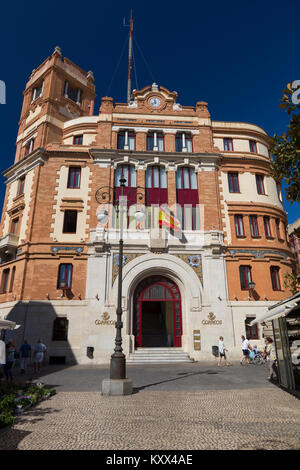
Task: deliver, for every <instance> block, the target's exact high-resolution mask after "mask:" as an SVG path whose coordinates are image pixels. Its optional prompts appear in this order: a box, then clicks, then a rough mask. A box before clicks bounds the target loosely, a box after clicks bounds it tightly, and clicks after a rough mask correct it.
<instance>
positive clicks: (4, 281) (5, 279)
mask: <svg viewBox="0 0 300 470" xmlns="http://www.w3.org/2000/svg"><path fill="white" fill-rule="evenodd" d="M8 278H9V269H4V271H3V273H2V279H1V289H0V294H6V292H7V287H8Z"/></svg>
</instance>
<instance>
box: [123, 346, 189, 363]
mask: <svg viewBox="0 0 300 470" xmlns="http://www.w3.org/2000/svg"><path fill="white" fill-rule="evenodd" d="M176 362H194V360H193V359H190V357H189V355H188V353H186V352H184V351H183V350H182V349H181V348H137V349H136V350H135V351H134V353H130V354H129V356H128V357H127V359H126V363H127V364H173V363H176Z"/></svg>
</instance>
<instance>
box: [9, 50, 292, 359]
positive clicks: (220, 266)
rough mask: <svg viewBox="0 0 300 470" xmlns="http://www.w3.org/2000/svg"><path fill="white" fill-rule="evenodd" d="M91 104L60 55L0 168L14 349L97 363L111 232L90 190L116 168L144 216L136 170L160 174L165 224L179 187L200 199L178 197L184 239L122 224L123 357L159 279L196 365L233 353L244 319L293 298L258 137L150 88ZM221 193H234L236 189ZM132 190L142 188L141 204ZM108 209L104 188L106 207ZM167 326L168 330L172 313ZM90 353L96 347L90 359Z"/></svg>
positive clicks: (254, 129) (280, 222)
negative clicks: (41, 348)
mask: <svg viewBox="0 0 300 470" xmlns="http://www.w3.org/2000/svg"><path fill="white" fill-rule="evenodd" d="M94 98H95V86H94V78H93V74H92V72H88V73H86V72H84V71H83V70H82V69H80V68H79V67H78V66H76V65H75V64H73V63H72V62H71V61H69V60H68V59H66V58H64V59H63V58H62V54H61V51H60V49H59V48H56V50H55V51H54V53H53V54H52V56H51V57H49V58H48V59H47V60H46V61H45V62H43V64H41V65H40V66H39V67H38V68H37V69H36V70H34V71H33V72H32V74H31V76H30V79H29V81H28V83H27V85H26V88H25V92H24V101H23V108H22V113H21V119H20V127H19V132H18V136H17V151H16V157H15V162H14V164H13V165H12V166H11V167H10V168H8V169H7V170H6V171H5V172H4V175H5V177H6V185H7V189H6V195H5V199H4V206H3V212H2V219H1V239H0V257H1V265H0V276H1V286H0V287H1V289H0V290H1V292H0V301H1V306H0V315H1V317H7V318H8V319H11V320H15V321H17V322H18V323H20V324H21V328H20V329H19V330H17V332H16V333H14V334H15V340H16V342H17V345H19V344H20V343H21V341H22V340H23V339H24V338H26V339H28V341H29V342H35V341H36V340H37V339H38V338H39V337H42V339H43V340H44V342H45V343H46V344H47V346H48V350H49V356H51V358H52V360H53V361H54V360H55V358H59V359H61V360H64V359H63V358H65V360H66V361H67V362H74V361H76V362H79V363H101V362H107V361H108V360H109V357H110V354H111V353H112V351H113V347H114V336H115V328H114V322H115V319H116V306H117V292H118V289H117V286H118V265H119V263H120V261H121V260H119V258H118V246H119V229H118V222H117V221H116V217H117V216H116V214H112V211H111V207H110V208H109V207H108V206H107V208H108V209H109V210H108V212H109V222H108V223H107V225H106V226H104V227H103V226H101V225H100V223H98V221H97V214H98V213H99V211H100V210H101V207H100V206H99V200H98V201H97V200H96V198H95V194H96V192H97V190H99V188H103V187H104V186H110V187H113V186H114V184H115V175H116V174H117V172H118V171H119V169H120V167H123V168H126V171H127V170H128V168H131V169H132V170H128V171H131V172H132V173H133V174H134V178H135V181H134V182H130V185H132V187H131V189H133V190H134V191H133V194H134V195H135V196H134V197H135V198H136V202H137V203H138V205H139V207H140V206H143V209H144V210H145V212H146V213H147V214H148V207H149V204H148V203H147V200H148V199H147V198H148V197H149V191H148V188H149V184H148V183H147V181H146V180H147V177H148V176H147V175H148V174H149V169H151V168H155V169H158V170H155V171H158V173H157V174H160V173H159V172H160V170H159V169H160V168H161V169H162V171H163V173H162V175H166V176H165V177H166V185H165V187H164V188H163V183H158V189H162V191H160V192H159V194H160V196H159V197H161V195H162V194H163V195H164V197H166V199H165V201H164V202H166V203H167V204H168V206H169V208H171V210H172V211H173V213H174V214H175V216H177V217H178V218H180V214H179V212H180V210H181V209H180V208H178V197H179V189H181V188H179V186H178V185H180V184H182V185H184V188H185V189H184V191H186V190H187V189H188V188H189V187H190V189H191V193H192V191H194V192H193V194H194V196H195V194H196V196H195V197H196V199H197V204H195V200H193V202H191V201H192V200H191V199H189V198H190V197H191V196H190V194H189V191H187V192H186V193H184V197H185V198H186V201H187V212H186V213H185V214H187V215H185V217H186V218H185V219H184V220H185V226H184V229H183V231H182V234H181V237H177V236H174V235H172V234H171V233H169V232H168V231H167V230H166V229H159V228H158V225H157V223H156V222H157V221H156V222H153V221H152V222H151V223H150V222H149V221H148V220H147V221H146V222H141V223H136V222H133V219H132V217H131V218H130V217H128V220H127V217H126V220H127V222H128V226H127V222H126V223H125V230H124V257H123V260H122V262H123V292H122V307H123V323H124V328H123V346H124V351H125V353H126V354H127V355H128V354H129V353H134V351H135V347H136V334H137V333H136V332H137V328H138V325H137V323H138V322H137V314H136V310H135V309H136V300H137V299H136V298H135V292H136V289H137V288H138V286H139V284H140V283H141V282H142V281H143V280H145V279H146V278H147V277H151V276H155V279H157V277H159V276H161V277H162V278H164V279H169V280H170V283H171V282H172V283H174V284H175V285H176V286H177V287H178V289H179V292H180V318H179V313H178V322H180V329H181V330H180V331H181V339H180V343H181V347H182V349H183V350H184V351H185V352H187V353H189V355H190V357H191V358H194V359H196V360H202V359H206V358H210V357H211V348H212V346H213V345H216V344H218V337H219V336H220V335H222V336H224V338H225V343H226V345H227V347H228V349H229V350H230V351H231V355H232V357H239V355H240V336H241V335H242V334H244V335H245V334H246V322H247V318H253V317H256V316H257V315H259V314H261V313H262V312H263V311H264V310H266V308H267V307H268V306H269V305H271V304H272V303H276V302H278V301H279V300H282V299H284V298H286V297H288V296H289V295H290V293H289V292H288V291H285V290H284V287H283V285H284V276H285V274H286V273H289V272H290V271H291V264H292V261H291V251H290V246H289V243H288V239H287V235H286V227H287V219H286V214H285V212H284V210H283V206H282V199H281V195H280V190H279V188H278V185H276V183H275V181H274V180H273V179H272V178H271V177H270V176H269V167H270V155H269V149H268V136H267V134H266V133H265V132H264V130H263V129H261V128H260V127H258V126H255V125H252V124H246V123H233V122H217V121H212V120H211V117H210V114H209V111H208V106H207V103H205V102H202V101H200V102H197V103H196V105H195V106H182V105H180V104H178V103H177V93H176V92H170V91H169V90H168V89H166V88H164V87H162V86H161V87H158V86H157V85H156V84H153V85H152V86H148V87H145V88H143V89H142V90H135V91H134V92H133V94H132V101H131V102H130V103H128V104H127V103H126V104H124V103H115V104H114V102H113V99H112V98H110V97H103V98H102V103H101V107H100V110H99V114H98V115H94ZM153 98H155V100H154V101H153ZM150 135H151V139H152V141H151V139H150V140H149V136H150ZM120 136H121V137H122V138H121V139H120ZM122 139H123V140H122ZM157 139H160V142H159V144H158V143H157V142H158V141H157ZM151 142H152V144H151ZM153 142H154V144H153ZM151 145H152V147H151ZM70 168H71V169H72V171H73V172H74V175H75V176H74V181H73V182H72V184H70V178H71V176H72V178H73V173H72V175H71V176H70V171H71V170H70ZM74 169H75V170H74ZM123 171H124V170H123ZM151 171H152V170H151ZM153 171H154V170H153ZM147 172H148V173H147ZM180 172H181V173H180ZM153 174H154V173H153ZM179 174H181V175H182V181H181V183H178V181H179V179H178V178H179V177H178V175H179ZM76 175H77V176H78V175H79V176H78V180H76V182H75V179H76V178H77V176H76ZM188 175H190V176H189V177H188ZM257 175H258V176H259V178H257ZM153 178H154V176H153ZM161 178H163V176H161ZM185 178H190V180H189V182H188V183H187V181H186V180H185ZM192 178H195V180H193V183H192ZM232 178H233V179H235V180H234V181H235V182H233V183H232V181H233V179H232ZM230 181H231V183H230ZM74 182H75V183H74ZM152 183H153V185H154V187H152V189H153V191H155V189H154V188H156V186H155V184H156V183H154V179H153V182H152ZM147 184H148V186H147ZM186 184H187V186H186ZM192 184H193V185H194V186H193V188H192V186H189V185H192ZM232 184H237V185H238V187H236V188H234V191H232V189H233V188H232ZM136 186H138V187H139V186H140V187H142V189H141V192H142V196H141V198H140V199H139V198H138V194H137V193H139V189H135V188H136ZM145 186H147V188H146V189H145ZM182 188H183V186H182ZM127 190H128V188H127V189H126V191H127ZM147 191H148V193H147ZM163 191H165V192H163ZM195 191H196V193H195ZM127 192H128V191H127ZM129 192H130V191H129ZM126 194H127V193H126ZM128 194H129V193H128ZM153 194H154V193H153ZM181 194H183V193H181ZM115 200H116V199H114V196H113V190H108V193H107V199H106V202H107V201H110V202H111V203H113V202H114V201H115ZM180 205H181V206H182V203H180V204H179V206H180ZM182 207H183V206H182ZM192 207H193V209H192ZM66 213H67V214H69V216H72V217H75V216H74V214H75V213H76V223H75V225H76V228H75V231H74V230H73V229H71V230H70V229H69V228H66V226H67V225H65V223H66ZM156 213H157V212H156ZM195 214H196V215H195ZM237 215H238V216H239V217H242V219H239V220H240V221H241V220H242V222H240V223H241V224H242V227H243V229H242V233H238V232H237V227H236V224H237V219H236V216H237ZM251 216H255V221H256V222H255V223H256V229H257V233H253V230H254V229H253V223H254V222H253V217H252V218H251V221H252V222H251V223H250V222H249V221H250V217H251ZM195 220H196V221H197V223H196V222H195ZM155 224H156V225H155ZM266 224H267V225H268V227H266ZM62 265H63V266H66V265H67V266H72V268H70V269H72V273H71V275H72V280H71V281H70V284H68V283H69V280H68V281H67V284H68V285H67V287H66V288H62V287H64V286H63V284H61V278H60V277H59V276H60V274H59V272H61V271H60V269H61V268H60V267H61V266H62ZM244 266H246V267H247V269H248V268H249V269H251V276H252V280H253V281H254V282H255V288H254V289H252V290H251V289H249V288H248V287H247V286H246V287H245V285H244V286H242V281H241V270H240V267H242V268H243V267H244ZM68 269H69V268H68ZM272 273H273V274H272ZM272 275H273V278H272ZM274 276H275V278H274ZM274 279H275V280H274ZM246 281H249V279H246ZM274 283H275V284H274ZM276 283H277V284H276ZM278 283H279V284H278ZM152 300H153V299H152ZM173 301H174V305H175V300H174V299H173ZM178 308H179V307H178ZM174 309H175V307H174ZM174 312H175V310H174ZM57 318H58V319H65V320H64V321H67V323H66V324H67V327H65V331H64V332H60V333H57V332H56V333H55V331H54V322H55V319H57ZM173 320H174V331H175V321H176V322H177V319H176V320H175V313H174V318H173ZM173 320H172V321H173ZM140 328H142V326H141V325H140ZM178 328H179V327H178ZM198 330H200V346H199V344H198V346H197V347H196V346H195V342H194V333H195V331H198ZM251 334H252V335H253V332H252V333H251ZM256 334H257V336H255V339H253V340H252V341H253V343H257V344H258V345H260V346H263V330H262V327H259V331H258V332H256ZM174 335H175V333H174ZM256 338H257V339H256ZM171 341H172V338H171ZM88 347H92V348H94V353H93V357H91V356H90V355H87V348H88ZM59 359H57V360H59Z"/></svg>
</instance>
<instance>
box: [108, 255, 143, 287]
mask: <svg viewBox="0 0 300 470" xmlns="http://www.w3.org/2000/svg"><path fill="white" fill-rule="evenodd" d="M141 254H142V253H128V254H125V255H123V263H122V266H125V265H126V264H127V263H129V262H130V261H132V260H133V259H135V258H137V257H138V256H141ZM118 274H119V254H118V253H116V254H114V255H113V265H112V282H111V283H112V284H113V283H114V282H115V279H116V277H117V275H118Z"/></svg>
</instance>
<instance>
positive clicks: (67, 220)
mask: <svg viewBox="0 0 300 470" xmlns="http://www.w3.org/2000/svg"><path fill="white" fill-rule="evenodd" d="M76 228H77V211H70V210H66V211H65V214H64V226H63V233H76Z"/></svg>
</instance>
